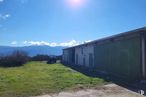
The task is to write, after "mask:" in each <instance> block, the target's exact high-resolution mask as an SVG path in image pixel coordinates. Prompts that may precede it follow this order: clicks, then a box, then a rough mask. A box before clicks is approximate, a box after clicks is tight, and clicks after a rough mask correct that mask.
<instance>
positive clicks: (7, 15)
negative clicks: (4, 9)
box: [0, 14, 11, 20]
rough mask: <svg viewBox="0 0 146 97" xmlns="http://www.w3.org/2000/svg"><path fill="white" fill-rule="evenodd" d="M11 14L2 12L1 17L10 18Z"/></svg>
mask: <svg viewBox="0 0 146 97" xmlns="http://www.w3.org/2000/svg"><path fill="white" fill-rule="evenodd" d="M10 16H11V15H10V14H4V15H2V14H0V19H3V20H5V19H7V18H9V17H10Z"/></svg>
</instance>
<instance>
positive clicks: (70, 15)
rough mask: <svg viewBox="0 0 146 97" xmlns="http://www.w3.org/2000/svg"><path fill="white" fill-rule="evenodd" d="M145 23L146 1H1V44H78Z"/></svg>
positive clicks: (145, 24)
mask: <svg viewBox="0 0 146 97" xmlns="http://www.w3.org/2000/svg"><path fill="white" fill-rule="evenodd" d="M144 26H146V0H0V45H5V46H24V45H32V44H36V45H44V44H46V45H51V46H56V45H62V46H63V45H66V46H68V45H69V46H71V45H73V44H79V43H81V42H84V41H89V40H95V39H99V38H103V37H106V36H110V35H114V34H118V33H121V32H125V31H129V30H133V29H136V28H140V27H144Z"/></svg>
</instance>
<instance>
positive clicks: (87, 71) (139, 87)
mask: <svg viewBox="0 0 146 97" xmlns="http://www.w3.org/2000/svg"><path fill="white" fill-rule="evenodd" d="M64 65H65V66H67V67H70V68H72V69H74V70H76V71H78V72H80V73H82V74H84V75H87V76H90V77H99V78H102V79H104V80H105V81H107V82H112V83H115V84H117V85H119V86H122V87H124V88H126V89H128V90H131V91H134V92H137V93H140V92H141V91H144V92H145V93H144V95H145V96H146V83H141V82H140V81H133V82H129V81H124V80H122V79H120V78H117V77H115V76H111V75H108V74H105V73H103V72H102V73H101V72H97V71H94V69H93V68H87V67H83V66H78V65H66V64H64Z"/></svg>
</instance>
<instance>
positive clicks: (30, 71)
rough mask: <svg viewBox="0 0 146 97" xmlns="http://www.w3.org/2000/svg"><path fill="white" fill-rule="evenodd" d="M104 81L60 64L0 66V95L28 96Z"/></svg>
mask: <svg viewBox="0 0 146 97" xmlns="http://www.w3.org/2000/svg"><path fill="white" fill-rule="evenodd" d="M105 83H106V82H105V81H104V80H102V79H100V78H92V77H88V76H85V75H83V74H81V73H79V72H76V71H74V70H72V69H70V68H67V67H65V66H63V65H61V64H53V65H50V64H46V63H45V62H29V63H27V64H25V65H24V66H22V67H12V68H2V67H0V97H30V96H35V95H41V94H46V93H54V92H59V91H63V90H67V89H76V88H84V87H94V86H96V85H103V84H105Z"/></svg>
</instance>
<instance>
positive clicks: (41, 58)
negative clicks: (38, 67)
mask: <svg viewBox="0 0 146 97" xmlns="http://www.w3.org/2000/svg"><path fill="white" fill-rule="evenodd" d="M31 60H32V61H48V60H50V57H49V56H48V55H36V56H34V57H32V58H31Z"/></svg>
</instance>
